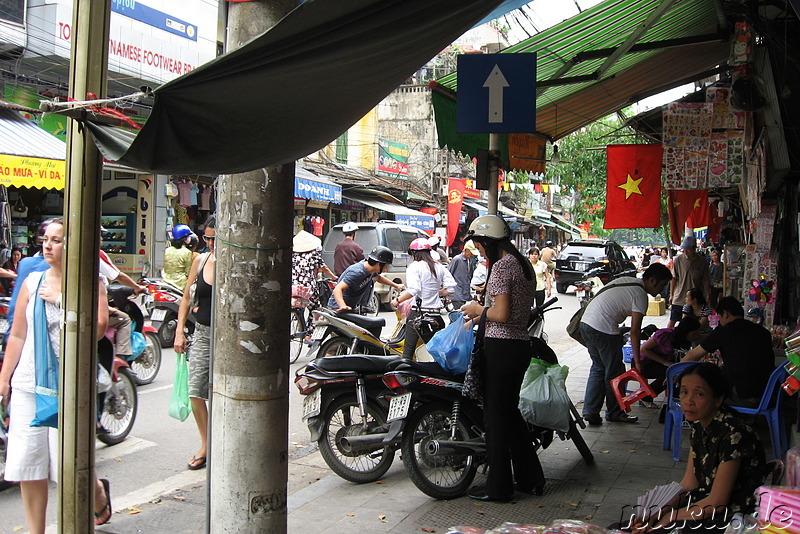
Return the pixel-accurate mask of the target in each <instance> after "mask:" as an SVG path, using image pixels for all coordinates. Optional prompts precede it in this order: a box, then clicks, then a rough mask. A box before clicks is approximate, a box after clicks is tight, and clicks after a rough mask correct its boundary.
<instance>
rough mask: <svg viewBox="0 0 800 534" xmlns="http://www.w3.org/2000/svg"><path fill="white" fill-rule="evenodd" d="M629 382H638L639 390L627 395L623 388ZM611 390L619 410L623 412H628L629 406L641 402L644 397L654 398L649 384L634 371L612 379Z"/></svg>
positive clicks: (654, 395)
mask: <svg viewBox="0 0 800 534" xmlns="http://www.w3.org/2000/svg"><path fill="white" fill-rule="evenodd" d="M631 380H635V381H636V382H639V389H637V390H636V391H634V392H632V393H628V392H627V390H626V388H625V386H626V385H627V384H628V382H630V381H631ZM611 389H612V390H613V391H614V396H616V397H617V404H619V408H620V410H623V411H625V412H630V411H631V404H633V403H634V402H636V401H638V400H641V399H643V398H645V397H652V398H655V397H656V394H655V392H654V391H653V388H651V387H650V384H648V383H647V379H646V378H644V377H643V376H642V375H641V374H639V371H637V370H636V369H631V370H630V371H625V372H624V373H622V374H621V375H619V376H618V377H616V378H612V379H611Z"/></svg>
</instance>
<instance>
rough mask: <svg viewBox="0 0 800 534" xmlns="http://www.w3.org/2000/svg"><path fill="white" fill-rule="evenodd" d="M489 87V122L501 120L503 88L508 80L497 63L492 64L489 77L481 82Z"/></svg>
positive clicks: (506, 85)
mask: <svg viewBox="0 0 800 534" xmlns="http://www.w3.org/2000/svg"><path fill="white" fill-rule="evenodd" d="M483 86H484V87H488V88H489V122H490V123H492V122H501V123H502V122H503V88H504V87H508V81H507V80H506V77H505V76H503V72H502V71H501V70H500V67H498V66H497V65H495V66H494V68H493V69H492V72H490V73H489V77H488V78H486V81H485V82H484V83H483Z"/></svg>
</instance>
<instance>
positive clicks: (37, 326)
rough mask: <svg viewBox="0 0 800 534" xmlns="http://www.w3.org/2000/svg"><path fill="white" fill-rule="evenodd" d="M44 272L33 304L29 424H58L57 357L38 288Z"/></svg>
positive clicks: (53, 425)
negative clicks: (32, 382)
mask: <svg viewBox="0 0 800 534" xmlns="http://www.w3.org/2000/svg"><path fill="white" fill-rule="evenodd" d="M44 277H45V273H44V272H43V273H42V277H41V278H40V279H39V285H38V286H37V287H36V293H35V298H36V300H35V301H34V304H33V356H34V364H35V368H36V386H35V387H34V390H33V391H34V397H35V399H36V415H35V416H34V418H33V420H32V421H31V425H30V426H49V427H52V428H58V358H56V353H55V351H54V350H53V344H52V343H50V332H49V331H48V328H47V311H46V310H45V304H44V300H43V299H42V297H40V296H39V288H41V287H42V282H43V281H44Z"/></svg>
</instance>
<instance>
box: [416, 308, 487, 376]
mask: <svg viewBox="0 0 800 534" xmlns="http://www.w3.org/2000/svg"><path fill="white" fill-rule="evenodd" d="M474 342H475V338H474V336H473V335H472V329H471V328H465V327H464V316H463V315H461V314H459V315H458V317H456V318H455V320H454V321H453V322H452V323H450V324H449V325H448V326H447V328H445V329H443V330H439V331H438V332H436V333H435V334H433V337H432V338H431V340H430V341H428V343H427V344H426V345H425V347H426V348H427V349H428V352H430V353H431V355H432V356H433V359H434V360H435V361H436V363H438V364H439V367H441V368H442V369H444V370H445V371H447V372H448V373H451V374H461V373H465V372H466V371H467V366H468V365H469V358H470V356H471V355H472V346H473V344H474Z"/></svg>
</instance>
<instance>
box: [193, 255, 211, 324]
mask: <svg viewBox="0 0 800 534" xmlns="http://www.w3.org/2000/svg"><path fill="white" fill-rule="evenodd" d="M208 254H209V253H206V254H203V257H202V258H200V263H199V264H198V265H197V272H196V273H195V277H194V282H193V283H192V285H190V286H189V309H190V310H194V309H195V308H197V307H198V306H199V305H200V300H199V299H198V297H197V279H198V278H199V277H200V276H203V267H205V265H206V262H207V261H208Z"/></svg>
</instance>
